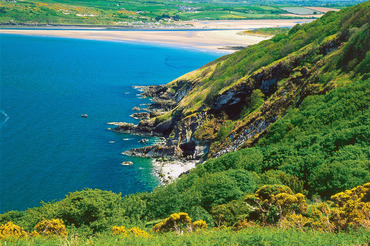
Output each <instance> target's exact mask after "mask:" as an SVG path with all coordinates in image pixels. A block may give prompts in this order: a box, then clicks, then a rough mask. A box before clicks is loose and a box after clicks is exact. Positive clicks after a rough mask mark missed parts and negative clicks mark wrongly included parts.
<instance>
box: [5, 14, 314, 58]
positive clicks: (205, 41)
mask: <svg viewBox="0 0 370 246" xmlns="http://www.w3.org/2000/svg"><path fill="white" fill-rule="evenodd" d="M310 21H312V20H310V19H281V20H239V21H238V20H235V21H190V22H180V23H178V24H179V26H176V27H171V28H166V29H156V28H153V29H150V30H138V29H133V28H128V29H119V30H112V29H104V28H103V29H102V27H97V28H95V29H94V28H89V29H83V30H81V29H66V28H62V27H60V28H56V27H54V26H53V27H51V28H50V29H44V28H38V29H37V28H34V29H30V28H29V29H27V28H26V29H25V28H24V27H23V28H20V29H17V28H11V29H6V28H5V29H4V28H0V34H18V35H31V36H44V37H63V38H76V39H88V40H101V41H113V42H129V43H137V42H139V43H143V44H145V43H148V44H155V45H169V46H173V47H179V46H180V47H184V48H193V49H198V50H199V49H200V50H208V51H218V52H225V53H233V52H235V51H236V50H240V49H241V48H243V47H247V46H250V45H253V44H256V43H259V42H261V41H263V40H267V39H270V38H271V37H273V36H268V37H266V36H265V37H262V36H259V35H254V34H243V35H242V34H241V32H242V31H245V30H249V29H255V28H265V27H287V26H288V27H290V26H293V25H295V24H296V23H302V22H310ZM181 27H183V28H181ZM189 27H190V28H189ZM109 28H110V27H109ZM141 28H142V27H141Z"/></svg>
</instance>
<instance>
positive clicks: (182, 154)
mask: <svg viewBox="0 0 370 246" xmlns="http://www.w3.org/2000/svg"><path fill="white" fill-rule="evenodd" d="M364 5H365V4H364ZM367 5H369V4H368V3H367ZM363 9H368V6H367V8H362V10H358V11H357V10H356V8H355V7H354V8H352V10H351V11H347V12H343V11H342V12H339V13H333V12H329V13H328V14H326V15H325V16H323V17H322V18H321V19H319V20H318V21H315V22H312V23H310V24H303V25H299V24H298V25H296V26H295V27H293V28H292V29H291V30H290V31H289V33H287V34H283V35H279V36H276V37H275V38H273V39H272V40H268V41H264V42H261V43H260V44H257V45H254V46H251V47H249V48H247V49H245V50H242V51H240V52H236V53H234V54H232V55H228V56H225V57H222V58H219V59H217V60H216V61H214V62H211V63H209V64H207V65H205V66H203V67H202V68H200V69H198V70H196V71H193V72H191V73H189V74H186V75H184V76H182V77H180V78H179V79H176V80H174V81H172V82H171V83H169V84H167V85H161V86H149V87H140V89H141V90H142V91H143V93H142V96H143V97H152V101H153V104H151V105H150V106H149V109H150V111H151V112H150V114H146V115H145V116H146V118H145V119H143V120H141V121H140V123H139V124H138V125H133V124H121V125H118V126H117V127H116V128H114V131H117V132H128V133H136V134H149V135H156V136H162V137H164V139H165V140H164V141H163V142H162V143H161V144H159V145H156V146H151V147H144V148H140V149H133V150H130V151H128V152H127V153H128V154H130V155H139V156H146V157H172V158H184V159H202V160H205V159H207V158H213V157H219V156H221V155H223V154H225V153H228V152H231V151H236V150H238V149H240V148H243V147H247V146H252V145H253V144H255V143H256V142H257V141H258V139H259V138H260V137H261V136H263V135H264V134H265V133H266V132H267V131H268V130H269V126H270V125H271V124H272V123H274V122H275V121H276V120H277V119H278V118H282V117H284V115H285V113H286V112H287V110H288V109H289V108H292V107H293V108H294V107H299V105H300V103H301V102H302V100H303V99H304V98H305V97H307V96H309V95H315V94H322V93H326V92H327V91H329V90H331V89H333V88H335V87H336V86H338V82H337V81H335V80H331V79H330V78H327V77H325V76H323V73H322V72H323V71H326V72H327V71H328V70H330V68H334V67H335V68H338V66H341V67H342V68H341V69H342V71H345V70H346V69H348V68H349V67H348V62H349V61H346V60H345V61H343V53H344V52H348V49H349V48H348V45H350V43H351V40H352V39H354V38H356V35H368V29H369V26H368V24H363V22H361V23H362V24H360V22H359V23H358V24H357V23H356V20H355V19H354V17H353V16H357V18H365V19H366V18H367V19H369V13H368V12H366V11H363ZM364 33H365V34H364ZM366 33H367V34H366ZM365 46H366V44H365ZM365 49H366V47H365ZM367 49H368V47H367ZM261 51H262V52H261ZM356 52H361V50H360V51H356ZM363 52H365V53H366V50H365V51H363ZM255 56H258V57H255ZM358 57H359V56H357V60H356V61H353V62H355V63H356V64H360V63H361V62H363V60H364V59H365V56H364V55H363V56H362V58H360V59H359V58H358ZM346 63H347V66H343V65H346ZM350 66H353V64H352V65H350Z"/></svg>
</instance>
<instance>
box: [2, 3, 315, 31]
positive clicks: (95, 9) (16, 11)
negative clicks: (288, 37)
mask: <svg viewBox="0 0 370 246" xmlns="http://www.w3.org/2000/svg"><path fill="white" fill-rule="evenodd" d="M299 9H300V8H299ZM301 9H304V8H301ZM306 10H307V11H312V12H313V10H309V9H306ZM0 13H1V15H0V23H16V24H19V23H21V24H68V25H73V24H75V25H76V24H77V25H82V24H84V25H124V24H123V23H125V22H127V23H134V22H138V21H142V22H157V21H161V22H165V23H167V21H169V20H171V19H172V20H193V19H199V20H208V19H210V20H225V19H281V18H294V17H291V16H281V14H283V13H286V12H285V11H284V10H282V9H280V8H278V7H274V6H251V5H249V4H248V3H245V4H235V5H234V4H232V3H228V2H223V3H219V2H217V3H187V2H173V1H159V0H152V1H150V2H148V1H145V0H137V1H134V0H129V1H119V0H107V1H97V0H91V1H83V0H79V1H72V0H44V1H40V0H29V1H22V0H19V1H14V2H11V1H1V2H0Z"/></svg>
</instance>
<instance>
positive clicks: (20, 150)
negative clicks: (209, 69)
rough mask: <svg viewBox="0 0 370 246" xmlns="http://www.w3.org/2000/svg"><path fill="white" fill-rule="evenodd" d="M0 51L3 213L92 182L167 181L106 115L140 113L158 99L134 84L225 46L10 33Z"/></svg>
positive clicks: (121, 187) (147, 186) (130, 187)
mask: <svg viewBox="0 0 370 246" xmlns="http://www.w3.org/2000/svg"><path fill="white" fill-rule="evenodd" d="M0 54H1V57H0V58H1V59H0V81H1V83H0V93H1V94H0V96H1V97H0V127H1V132H0V134H1V135H0V148H1V152H0V212H6V211H10V210H24V209H27V208H28V207H34V206H39V205H40V201H44V202H50V201H53V200H60V199H63V198H64V197H65V195H66V194H68V193H69V192H74V191H76V190H82V189H84V188H97V189H103V190H110V191H113V192H121V193H122V194H124V195H125V194H131V193H136V192H142V191H151V190H152V189H153V188H155V187H156V186H157V185H158V184H159V183H158V179H157V178H156V177H155V176H153V167H152V165H151V161H150V160H149V159H144V158H133V157H128V156H124V155H122V154H121V153H122V152H123V151H125V150H127V149H130V148H134V147H141V146H145V145H143V144H141V143H138V142H139V140H140V139H141V138H142V137H139V136H132V135H128V134H118V133H114V132H112V131H108V130H107V127H109V126H108V125H106V123H107V122H111V121H125V122H132V123H137V122H138V121H137V120H135V119H133V118H131V117H129V115H130V114H132V113H133V112H134V111H133V110H132V108H133V107H134V106H138V105H140V104H143V103H149V102H150V101H149V99H138V97H137V93H138V91H136V90H135V89H134V88H133V87H132V86H133V85H155V84H165V83H168V82H169V81H171V80H173V79H175V78H177V77H179V76H181V75H182V74H184V73H187V72H189V71H192V70H194V69H196V68H198V67H200V66H202V65H204V64H206V63H207V62H210V61H212V60H214V59H216V58H217V57H220V56H221V55H222V53H215V52H204V51H199V50H190V49H182V48H173V47H165V46H153V45H148V44H133V43H123V42H107V41H92V40H79V39H67V38H50V37H33V36H21V35H5V34H2V35H1V36H0ZM142 107H144V106H142ZM82 114H88V117H87V118H83V117H81V115H82ZM153 141H156V139H155V138H151V139H150V141H149V142H148V143H147V145H149V144H152V143H153ZM123 161H132V162H133V163H134V165H132V166H122V165H121V163H122V162H123Z"/></svg>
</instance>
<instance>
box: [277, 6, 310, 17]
mask: <svg viewBox="0 0 370 246" xmlns="http://www.w3.org/2000/svg"><path fill="white" fill-rule="evenodd" d="M280 9H282V10H284V11H287V12H289V13H292V14H296V15H312V14H314V13H315V12H316V13H317V11H314V10H312V9H307V8H303V7H283V8H280Z"/></svg>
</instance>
